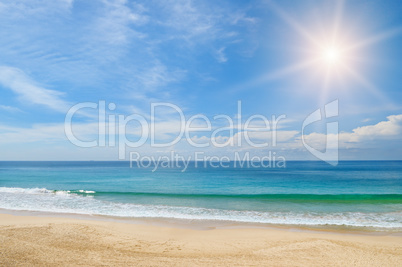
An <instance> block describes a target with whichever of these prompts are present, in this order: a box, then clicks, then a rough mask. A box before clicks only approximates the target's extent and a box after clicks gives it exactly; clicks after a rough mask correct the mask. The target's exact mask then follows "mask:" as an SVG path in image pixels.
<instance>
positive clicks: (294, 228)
mask: <svg viewBox="0 0 402 267" xmlns="http://www.w3.org/2000/svg"><path fill="white" fill-rule="evenodd" d="M3 214H6V215H12V216H21V217H40V218H65V219H73V220H82V221H98V222H106V223H107V222H110V223H122V224H133V225H151V226H155V227H168V228H174V229H190V230H199V231H210V230H216V229H268V230H278V231H289V232H307V233H308V232H311V233H328V234H336V235H363V236H366V235H367V236H398V237H402V231H401V230H375V229H372V228H363V227H351V226H338V225H317V226H315V225H286V224H265V223H248V222H238V221H212V220H188V219H176V218H140V217H138V218H125V217H113V216H104V215H89V214H75V213H57V212H42V211H25V210H24V211H21V210H9V209H3V208H0V216H1V215H3Z"/></svg>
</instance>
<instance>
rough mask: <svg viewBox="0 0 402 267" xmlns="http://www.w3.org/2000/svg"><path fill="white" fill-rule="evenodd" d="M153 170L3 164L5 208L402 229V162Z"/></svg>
mask: <svg viewBox="0 0 402 267" xmlns="http://www.w3.org/2000/svg"><path fill="white" fill-rule="evenodd" d="M152 169H153V168H152V166H150V167H149V168H138V167H135V166H134V168H130V165H129V163H128V162H0V208H3V209H9V210H25V211H41V212H56V213H74V214H91V215H103V216H115V217H119V218H121V217H124V218H171V219H185V220H208V221H232V222H247V223H264V224H282V225H303V226H331V225H333V226H346V227H362V228H367V229H375V230H398V231H399V230H402V161H343V162H340V164H339V165H338V166H336V167H334V166H330V165H328V164H326V163H324V162H311V161H309V162H296V161H295V162H287V163H286V168H262V167H260V168H239V167H238V166H237V167H236V168H235V167H234V166H233V163H232V167H229V168H213V167H210V166H209V167H207V168H203V167H200V166H198V167H195V165H194V164H190V166H189V168H188V169H187V170H186V171H185V172H182V169H179V168H159V169H158V170H157V171H156V172H152Z"/></svg>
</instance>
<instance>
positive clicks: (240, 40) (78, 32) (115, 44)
mask: <svg viewBox="0 0 402 267" xmlns="http://www.w3.org/2000/svg"><path fill="white" fill-rule="evenodd" d="M400 10H402V3H400V2H399V1H263V0H261V1H187V0H184V1H124V0H102V1H101V0H99V1H97V0H94V1H82V0H54V1H42V0H31V1H19V0H16V1H1V0H0V24H1V27H0V35H1V38H0V96H1V97H0V115H1V116H0V160H117V159H118V153H117V148H116V147H93V148H79V147H76V146H74V145H73V144H72V143H71V142H70V141H69V140H68V139H67V137H66V135H65V133H64V131H65V125H64V121H65V116H66V112H67V110H68V109H69V108H70V107H72V106H73V105H75V104H77V103H81V102H94V103H99V101H105V102H106V104H109V103H114V104H115V105H116V109H115V110H113V111H108V114H110V115H116V116H117V115H119V114H120V115H125V116H128V115H130V114H140V115H141V116H144V118H146V119H148V118H149V113H150V105H151V103H156V102H168V103H172V104H175V105H177V106H178V107H180V108H181V109H182V110H183V111H184V113H185V116H186V117H190V116H193V115H196V114H202V115H205V116H206V117H208V118H212V117H213V116H214V115H218V114H226V115H228V116H230V117H233V118H235V117H236V111H237V105H238V101H241V103H242V114H243V118H247V117H248V116H252V115H254V114H261V115H264V116H266V117H268V118H271V116H272V115H275V116H279V115H282V114H284V115H286V119H284V120H282V121H281V123H280V129H279V130H278V131H279V132H278V135H279V136H280V138H279V141H278V145H277V146H276V147H275V148H273V147H268V148H266V149H254V148H251V147H247V146H245V147H223V148H211V147H209V148H207V149H206V151H208V153H212V154H213V153H215V154H225V153H226V154H230V153H231V152H233V151H236V150H242V151H251V152H253V153H257V154H264V153H266V152H267V151H269V150H275V151H277V152H278V153H280V154H281V155H283V156H284V157H286V158H287V159H314V157H313V156H312V155H311V154H310V153H309V152H308V151H307V150H306V149H305V148H304V147H303V145H301V142H300V140H301V126H302V123H303V121H304V119H305V118H306V117H307V116H308V115H309V114H310V113H312V112H313V111H315V110H316V109H318V108H322V107H324V105H325V104H327V103H329V102H331V101H333V100H335V99H338V101H339V116H338V117H337V118H335V119H332V121H334V120H336V121H337V122H338V123H339V132H340V134H339V148H340V151H339V155H340V159H402V153H401V152H400V151H402V142H401V141H402V140H401V134H402V105H401V104H402V90H401V85H400V82H401V77H402V66H401V64H402V62H401V59H402V50H401V47H402V16H401V13H400ZM328 47H329V48H331V49H333V48H334V47H335V48H336V53H337V59H336V62H335V63H334V62H327V60H326V59H323V58H322V57H323V55H324V54H325V53H326V52H325V51H327V48H328ZM323 53H324V54H323ZM338 54H339V55H338ZM324 57H325V56H324ZM73 122H74V126H73V128H74V131H75V134H76V136H78V137H79V138H80V139H82V140H93V139H94V138H96V134H97V132H98V128H97V127H98V126H97V125H98V124H97V118H96V111H94V110H86V111H85V112H82V113H81V114H77V116H74V120H73ZM157 123H158V126H157V127H156V129H157V133H156V136H157V139H158V141H159V142H163V141H164V140H168V139H169V138H173V137H174V136H175V134H177V132H178V129H177V114H174V113H172V112H168V111H162V112H160V113H159V114H158V115H157ZM242 123H244V120H243V121H242ZM256 123H257V124H258V122H256ZM220 125H221V122H219V121H214V122H213V125H212V127H213V128H214V127H215V128H216V127H219V126H220ZM136 127H137V128H138V125H135V123H133V124H132V125H131V126H130V129H131V130H132V132H131V134H130V136H131V137H130V138H132V140H135V138H136ZM234 134H241V131H239V129H235V131H234ZM305 135H306V136H305V138H306V140H307V141H308V142H309V143H310V144H311V145H312V146H315V147H317V149H320V146H322V140H323V139H325V137H326V132H325V121H322V122H319V123H316V124H315V125H312V126H311V127H309V128H308V129H307V128H306V132H305ZM191 137H192V138H194V140H196V139H197V140H201V139H203V140H204V139H205V140H208V139H209V138H211V135H210V133H205V132H192V133H191ZM219 137H220V138H222V139H223V140H227V139H228V138H231V137H233V136H231V135H230V132H228V133H225V132H222V134H221V135H220V136H219ZM225 138H226V139H225ZM254 138H255V139H256V140H257V139H258V140H260V141H261V140H263V139H264V138H265V137H264V135H263V134H261V135H258V134H255V135H254ZM134 150H135V151H141V152H142V153H144V154H158V153H167V152H168V151H171V150H175V151H177V152H181V153H192V152H193V151H195V149H194V148H192V147H191V146H189V145H188V144H187V143H186V140H184V138H183V140H182V142H180V143H179V144H176V145H175V146H173V147H169V148H164V149H157V148H153V147H151V146H150V145H149V144H148V143H147V144H145V145H144V146H142V147H141V148H136V149H134Z"/></svg>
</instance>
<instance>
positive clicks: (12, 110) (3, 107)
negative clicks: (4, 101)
mask: <svg viewBox="0 0 402 267" xmlns="http://www.w3.org/2000/svg"><path fill="white" fill-rule="evenodd" d="M0 109H1V110H5V111H7V112H22V110H21V109H19V108H17V107H11V106H6V105H0Z"/></svg>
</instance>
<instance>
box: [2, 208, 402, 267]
mask: <svg viewBox="0 0 402 267" xmlns="http://www.w3.org/2000/svg"><path fill="white" fill-rule="evenodd" d="M401 264H402V237H400V236H390V235H381V236H380V235H370V234H368V235H367V234H364V235H362V234H354V233H351V234H345V233H336V232H328V233H327V232H320V231H315V232H313V231H291V230H286V229H259V228H258V229H244V228H239V229H213V230H194V229H183V228H172V227H162V226H148V225H137V224H129V223H119V222H107V221H93V220H81V219H73V218H71V219H70V218H56V217H35V216H15V215H9V214H1V215H0V265H1V266H16V265H17V266H21V265H22V266H32V265H34V266H50V265H61V266H76V265H81V266H101V265H107V266H123V265H125V266H127V265H136V266H261V265H263V266H306V265H309V266H311V265H315V266H318V265H320V266H323V265H326V266H351V265H353V266H400V265H401Z"/></svg>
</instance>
